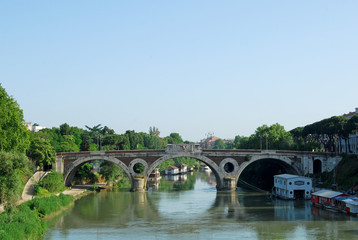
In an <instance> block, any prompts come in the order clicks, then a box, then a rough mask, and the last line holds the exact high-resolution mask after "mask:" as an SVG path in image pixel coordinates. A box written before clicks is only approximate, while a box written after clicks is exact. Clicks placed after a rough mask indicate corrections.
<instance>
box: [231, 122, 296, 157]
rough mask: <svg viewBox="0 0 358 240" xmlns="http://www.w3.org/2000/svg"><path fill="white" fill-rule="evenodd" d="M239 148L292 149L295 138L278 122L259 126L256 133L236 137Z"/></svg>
mask: <svg viewBox="0 0 358 240" xmlns="http://www.w3.org/2000/svg"><path fill="white" fill-rule="evenodd" d="M235 142H236V143H238V146H237V147H238V148H241V149H265V148H267V149H275V150H281V149H286V150H288V149H291V148H292V147H293V138H292V135H291V133H290V132H286V131H285V128H284V127H283V126H281V125H280V124H278V123H276V124H273V125H271V126H267V125H262V126H260V127H258V128H257V129H256V131H255V134H252V135H251V136H250V137H248V138H247V137H238V138H237V139H235Z"/></svg>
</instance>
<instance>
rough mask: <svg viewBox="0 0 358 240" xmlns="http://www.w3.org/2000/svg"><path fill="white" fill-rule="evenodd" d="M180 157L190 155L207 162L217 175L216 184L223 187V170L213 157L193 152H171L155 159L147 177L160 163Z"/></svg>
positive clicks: (189, 156)
mask: <svg viewBox="0 0 358 240" xmlns="http://www.w3.org/2000/svg"><path fill="white" fill-rule="evenodd" d="M179 157H188V158H194V159H197V160H199V161H201V162H203V163H205V164H206V165H207V166H208V167H209V168H210V169H211V171H212V172H213V174H214V175H215V177H216V184H217V188H219V189H220V188H222V187H223V183H222V176H221V171H220V168H219V166H218V165H217V164H216V163H215V162H214V161H212V160H211V159H209V158H207V157H205V156H201V155H197V154H192V153H187V152H184V153H177V154H170V155H164V156H163V157H160V158H159V159H157V160H156V161H154V162H153V163H152V164H151V165H150V166H149V168H148V171H147V176H146V179H148V177H149V175H150V174H151V173H152V172H153V170H154V169H155V168H157V167H158V165H159V164H161V163H163V162H165V161H167V160H170V159H174V158H179Z"/></svg>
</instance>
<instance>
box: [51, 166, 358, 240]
mask: <svg viewBox="0 0 358 240" xmlns="http://www.w3.org/2000/svg"><path fill="white" fill-rule="evenodd" d="M214 180H215V177H214V176H212V175H210V174H207V173H204V172H198V173H194V174H188V175H187V176H186V181H180V180H177V181H174V180H171V181H167V180H165V178H162V180H161V182H160V186H159V190H158V191H154V190H152V191H148V192H147V193H140V192H137V193H129V192H108V193H106V192H103V193H98V194H94V195H90V196H87V197H85V198H83V199H80V200H78V201H77V202H76V205H75V206H74V207H73V208H72V209H71V210H70V211H69V213H68V214H67V215H65V216H62V217H60V218H59V220H58V221H57V223H56V224H55V225H54V226H53V227H51V228H50V230H49V231H48V233H47V234H46V236H45V239H86V240H89V239H129V238H133V239H184V238H185V239H237V238H240V239H354V238H356V237H357V236H358V235H357V233H358V232H357V231H356V223H357V222H356V220H357V218H355V217H351V216H348V215H345V214H336V213H332V212H328V211H326V210H321V209H315V208H311V206H310V205H309V202H308V201H301V202H299V201H297V202H295V201H283V200H274V201H272V200H271V199H270V198H269V197H268V196H267V195H264V194H261V193H256V192H251V191H247V190H244V189H239V190H238V191H237V192H217V191H216V188H215V182H213V181H214Z"/></svg>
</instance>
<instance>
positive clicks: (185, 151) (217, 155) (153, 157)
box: [55, 144, 342, 191]
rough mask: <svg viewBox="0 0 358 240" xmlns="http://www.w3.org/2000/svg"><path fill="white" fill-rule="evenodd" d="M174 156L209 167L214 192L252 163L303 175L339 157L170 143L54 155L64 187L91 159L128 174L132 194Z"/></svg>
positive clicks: (232, 183) (328, 167)
mask: <svg viewBox="0 0 358 240" xmlns="http://www.w3.org/2000/svg"><path fill="white" fill-rule="evenodd" d="M177 157H190V158H194V159H197V160H199V161H201V162H203V163H205V164H206V165H207V166H209V167H210V169H211V170H212V172H213V173H214V175H215V177H216V181H217V190H235V189H236V184H237V181H238V179H239V177H240V175H241V173H242V172H243V171H244V169H245V168H246V167H247V166H249V165H250V164H251V163H253V162H255V161H260V160H270V161H271V162H274V163H275V164H278V165H280V166H282V167H283V168H284V169H285V170H286V172H287V173H291V174H297V175H306V174H310V173H317V172H330V171H332V170H333V169H334V167H335V166H336V165H337V164H338V163H339V161H340V160H341V159H342V158H341V157H340V156H336V155H332V154H331V153H319V152H299V151H282V150H277V151H275V150H219V149H217V150H215V149H201V148H200V146H199V145H197V144H171V145H168V146H167V148H166V149H159V150H121V151H96V152H75V153H58V154H57V157H56V158H57V162H56V165H55V169H56V170H57V171H58V172H61V173H63V174H64V178H65V184H66V186H69V185H70V184H71V182H72V179H73V177H74V175H75V173H76V171H77V169H78V168H79V167H80V166H81V165H82V164H83V163H85V162H88V161H93V160H105V161H110V162H113V163H115V164H117V165H118V166H120V167H121V168H122V169H123V170H124V172H125V173H126V174H127V175H128V177H129V179H130V182H131V186H132V191H142V190H143V187H144V188H145V186H146V181H147V179H148V177H149V175H150V174H151V173H152V171H153V170H154V169H155V168H157V167H158V165H159V164H160V163H162V162H165V161H167V160H169V159H173V158H177ZM136 163H141V164H143V165H144V167H145V170H144V172H143V173H136V172H135V171H134V169H133V167H134V165H135V164H136ZM139 175H141V177H142V178H140V176H139ZM143 175H144V178H143ZM140 179H142V180H140ZM139 180H140V181H142V182H143V183H142V184H143V187H141V186H139V187H138V183H137V182H138V181H139Z"/></svg>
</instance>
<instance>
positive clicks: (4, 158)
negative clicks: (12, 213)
mask: <svg viewBox="0 0 358 240" xmlns="http://www.w3.org/2000/svg"><path fill="white" fill-rule="evenodd" d="M31 173H32V171H31V163H30V161H29V159H28V158H27V157H26V156H25V154H23V153H5V152H0V204H4V205H5V207H8V206H13V205H14V204H15V203H16V202H17V201H18V200H19V199H20V196H21V193H22V191H23V187H24V181H23V179H22V177H23V176H25V178H24V179H26V176H30V175H31Z"/></svg>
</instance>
